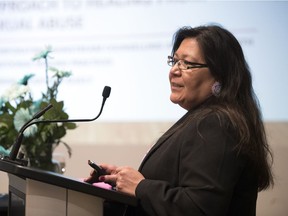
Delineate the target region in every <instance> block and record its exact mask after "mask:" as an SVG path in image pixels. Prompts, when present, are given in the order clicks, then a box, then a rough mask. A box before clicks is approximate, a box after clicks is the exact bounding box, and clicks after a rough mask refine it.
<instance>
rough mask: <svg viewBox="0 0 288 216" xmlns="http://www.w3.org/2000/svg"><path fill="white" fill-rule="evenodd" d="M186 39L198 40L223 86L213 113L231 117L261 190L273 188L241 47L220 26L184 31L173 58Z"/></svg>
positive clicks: (214, 99) (269, 159) (241, 149)
mask: <svg viewBox="0 0 288 216" xmlns="http://www.w3.org/2000/svg"><path fill="white" fill-rule="evenodd" d="M185 38H195V39H196V40H197V42H198V44H199V47H200V49H201V50H202V52H203V57H204V60H205V62H206V64H207V65H208V67H209V69H210V72H211V73H212V75H213V76H214V78H215V79H216V80H217V81H218V82H219V83H221V92H220V95H219V96H218V97H212V99H211V100H210V101H209V102H210V103H212V104H211V107H212V108H213V109H212V110H211V112H216V113H220V114H221V115H223V114H224V115H225V116H228V118H229V119H230V122H231V124H232V125H233V126H234V128H237V131H238V137H239V143H238V145H237V149H238V151H239V152H242V153H245V154H246V155H248V156H249V158H250V159H251V160H252V161H253V162H254V164H255V165H256V169H257V171H258V173H259V178H258V179H259V180H258V190H259V191H261V190H264V189H267V188H268V187H269V186H270V185H273V175H272V171H271V165H272V161H273V156H272V153H271V150H270V149H269V145H268V142H267V139H266V133H265V129H264V124H263V120H262V115H261V111H260V106H259V103H258V99H257V97H256V95H255V93H254V90H253V86H252V77H251V73H250V69H249V66H248V64H247V62H246V60H245V57H244V54H243V51H242V48H241V45H240V44H239V42H238V40H237V39H236V38H235V37H234V36H233V34H232V33H230V32H229V31H228V30H226V29H224V28H222V27H220V26H217V25H209V26H200V27H196V28H192V27H183V28H181V29H179V30H178V31H177V32H176V33H175V35H174V43H173V48H172V53H171V54H172V56H174V54H175V52H176V51H177V49H178V48H179V46H180V44H181V43H182V41H183V40H184V39H185ZM207 114H208V113H207V110H206V115H207Z"/></svg>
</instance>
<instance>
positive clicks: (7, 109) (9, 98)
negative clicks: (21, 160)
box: [0, 47, 76, 170]
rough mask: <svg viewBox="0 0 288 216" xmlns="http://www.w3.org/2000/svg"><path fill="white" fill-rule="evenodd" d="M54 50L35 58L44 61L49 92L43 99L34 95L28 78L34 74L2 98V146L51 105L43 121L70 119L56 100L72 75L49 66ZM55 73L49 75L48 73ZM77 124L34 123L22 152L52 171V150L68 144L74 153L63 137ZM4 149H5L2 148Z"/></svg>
mask: <svg viewBox="0 0 288 216" xmlns="http://www.w3.org/2000/svg"><path fill="white" fill-rule="evenodd" d="M51 52H52V49H51V47H47V49H46V50H44V51H43V52H41V53H40V54H38V55H37V56H35V57H34V58H33V61H36V60H44V63H45V78H46V87H47V88H46V92H44V93H43V92H42V96H41V98H39V99H37V100H35V99H34V98H33V95H32V92H31V90H30V86H29V85H28V83H29V80H30V79H31V78H32V77H33V76H34V74H29V75H26V76H24V77H23V78H22V79H21V80H20V81H19V82H18V83H16V84H14V85H12V86H11V87H10V88H9V89H7V91H6V92H5V93H4V94H3V95H2V96H1V98H0V145H1V146H2V147H3V148H4V149H9V148H10V147H11V145H12V144H13V143H14V142H15V139H16V137H17V135H18V132H19V130H20V129H21V127H22V126H23V125H24V124H25V123H26V122H27V121H28V120H30V119H31V118H32V116H33V115H34V114H35V113H36V112H38V111H39V110H41V109H43V108H44V107H46V106H47V105H48V104H50V103H51V104H52V105H53V108H52V109H51V110H49V111H48V112H46V113H45V114H44V115H43V116H42V117H41V120H51V119H68V117H69V116H68V114H67V113H66V112H65V110H64V102H63V101H57V95H58V90H59V86H60V84H61V82H62V81H63V79H64V78H67V77H70V76H71V72H69V71H61V70H58V69H56V68H53V67H49V65H48V58H49V57H50V56H49V55H50V53H51ZM50 73H51V74H52V76H49V74H50ZM75 128H76V125H75V124H74V123H61V124H56V123H53V124H52V123H51V124H34V125H32V126H30V127H29V128H27V129H26V130H25V131H24V139H23V141H22V146H21V151H22V152H23V153H24V155H25V157H26V158H27V159H28V160H29V161H30V165H31V166H33V167H38V168H41V169H45V170H52V169H53V164H52V153H53V151H54V149H55V148H56V147H57V146H58V145H59V144H64V145H65V146H66V147H67V150H68V154H69V156H71V148H70V147H69V145H68V144H67V143H65V142H63V141H62V140H61V139H62V138H63V137H64V136H65V134H66V130H67V129H75ZM3 148H2V149H3Z"/></svg>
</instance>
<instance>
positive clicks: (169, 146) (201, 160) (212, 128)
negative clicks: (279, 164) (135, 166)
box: [126, 111, 257, 216]
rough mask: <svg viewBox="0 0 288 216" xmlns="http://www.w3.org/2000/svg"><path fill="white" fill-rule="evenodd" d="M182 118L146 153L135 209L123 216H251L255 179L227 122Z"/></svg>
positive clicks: (210, 117) (214, 117)
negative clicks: (236, 147) (237, 146)
mask: <svg viewBox="0 0 288 216" xmlns="http://www.w3.org/2000/svg"><path fill="white" fill-rule="evenodd" d="M194 112H195V111H193V112H188V113H187V114H185V115H184V116H183V117H182V118H181V119H180V120H179V121H178V122H177V123H176V124H175V125H173V126H172V127H171V128H170V129H169V130H168V131H167V132H166V133H165V134H164V135H163V136H162V137H161V138H160V139H159V140H158V142H157V143H156V144H155V145H154V146H153V147H152V148H151V150H150V151H149V152H148V153H147V155H146V157H145V158H144V160H143V161H142V164H141V165H140V167H139V171H140V172H141V173H142V174H143V175H144V177H145V179H144V180H142V181H141V182H140V183H139V185H138V186H137V188H136V197H137V198H138V199H139V208H135V209H131V208H130V209H128V210H127V211H126V215H150V216H153V215H155V216H156V215H157V216H162V215H163V216H166V215H173V216H181V215H183V216H186V215H191V216H198V215H211V216H212V215H213V216H217V215H219V216H225V215H227V216H228V215H229V216H234V215H239V216H240V215H241V216H254V215H255V211H256V210H255V209H256V199H257V174H256V172H255V170H254V169H253V166H252V164H251V162H249V160H248V159H247V157H245V156H244V155H242V154H238V153H237V151H236V150H235V146H236V144H237V138H236V137H237V136H236V135H235V130H234V129H232V126H231V124H230V123H229V121H228V119H227V118H223V117H219V116H217V115H216V114H210V115H208V116H207V117H206V118H204V119H202V120H201V123H199V122H198V121H197V120H196V119H195V118H194V117H193V116H194V114H195V113H194Z"/></svg>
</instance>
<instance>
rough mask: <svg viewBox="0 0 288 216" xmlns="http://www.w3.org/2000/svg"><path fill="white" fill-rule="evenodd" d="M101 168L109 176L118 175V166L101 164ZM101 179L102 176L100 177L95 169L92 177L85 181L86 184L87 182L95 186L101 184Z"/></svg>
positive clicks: (91, 174) (92, 171)
mask: <svg viewBox="0 0 288 216" xmlns="http://www.w3.org/2000/svg"><path fill="white" fill-rule="evenodd" d="M100 167H101V168H102V169H104V170H105V172H106V173H107V174H108V175H112V174H114V173H116V169H117V167H116V166H114V165H108V164H100ZM100 177H101V176H99V174H98V173H97V172H96V171H95V170H94V169H93V170H91V172H90V176H89V177H87V178H85V179H84V182H87V183H89V184H93V183H95V182H101V180H100V179H101V178H100ZM111 184H112V185H113V182H111Z"/></svg>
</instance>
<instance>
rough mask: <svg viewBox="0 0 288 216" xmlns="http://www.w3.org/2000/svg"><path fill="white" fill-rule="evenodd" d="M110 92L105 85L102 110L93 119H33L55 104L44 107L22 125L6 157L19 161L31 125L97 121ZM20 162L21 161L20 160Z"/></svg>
mask: <svg viewBox="0 0 288 216" xmlns="http://www.w3.org/2000/svg"><path fill="white" fill-rule="evenodd" d="M110 93H111V87H109V86H105V87H104V89H103V92H102V97H103V100H102V104H101V108H100V111H99V113H98V115H97V116H96V117H94V118H91V119H55V120H38V121H33V120H35V119H36V118H39V117H40V116H42V115H44V113H45V112H46V111H47V110H49V109H50V108H52V107H53V106H52V105H51V104H49V105H48V106H47V107H46V108H44V109H43V110H41V111H40V112H38V113H36V114H35V115H34V116H33V118H32V119H31V120H29V121H28V122H27V123H26V124H24V125H23V126H22V128H21V129H20V131H19V135H18V137H17V139H16V142H15V143H14V144H13V148H12V150H11V152H10V155H9V157H6V158H5V159H8V160H9V161H14V162H16V163H17V160H18V159H16V157H17V155H18V151H19V149H20V146H21V142H22V139H23V134H24V131H25V130H26V129H27V128H28V127H30V126H31V125H33V124H41V123H49V124H50V123H66V122H90V121H95V120H96V119H98V118H99V117H100V115H101V113H102V111H103V108H104V105H105V102H106V99H107V98H108V97H109V96H110ZM18 163H19V162H18ZM20 164H21V165H27V163H21V162H20Z"/></svg>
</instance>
